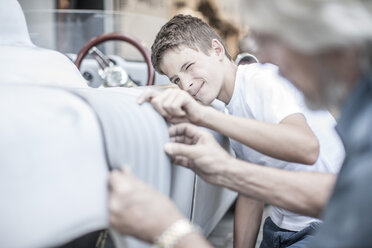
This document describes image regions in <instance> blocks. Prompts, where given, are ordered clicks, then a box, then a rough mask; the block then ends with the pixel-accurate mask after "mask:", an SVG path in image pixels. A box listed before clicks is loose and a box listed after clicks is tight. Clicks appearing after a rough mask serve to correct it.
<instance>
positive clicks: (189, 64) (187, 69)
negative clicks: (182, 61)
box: [186, 63, 194, 71]
mask: <svg viewBox="0 0 372 248" xmlns="http://www.w3.org/2000/svg"><path fill="white" fill-rule="evenodd" d="M193 64H194V63H191V64H189V65H188V66H187V67H186V71H187V70H188V69H189V68H190V66H192V65H193Z"/></svg>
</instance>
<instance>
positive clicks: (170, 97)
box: [137, 89, 206, 124]
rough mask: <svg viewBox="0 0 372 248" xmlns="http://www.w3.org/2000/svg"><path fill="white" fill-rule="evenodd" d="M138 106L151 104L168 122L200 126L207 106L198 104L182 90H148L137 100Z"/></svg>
mask: <svg viewBox="0 0 372 248" xmlns="http://www.w3.org/2000/svg"><path fill="white" fill-rule="evenodd" d="M137 102H138V104H142V103H144V102H149V103H151V104H152V105H153V106H154V108H155V109H156V111H158V112H159V113H160V114H161V115H162V116H163V117H164V118H165V119H166V120H167V121H168V122H170V123H173V124H175V123H181V122H191V123H195V124H199V123H200V121H201V120H202V119H203V115H204V114H203V113H204V112H203V111H204V110H205V108H206V106H203V105H201V104H200V103H198V102H197V101H196V100H195V99H194V98H192V96H190V94H189V93H187V92H185V91H183V90H180V89H167V90H165V91H158V90H154V89H146V90H145V91H144V92H143V93H142V94H141V95H140V96H139V97H138V100H137Z"/></svg>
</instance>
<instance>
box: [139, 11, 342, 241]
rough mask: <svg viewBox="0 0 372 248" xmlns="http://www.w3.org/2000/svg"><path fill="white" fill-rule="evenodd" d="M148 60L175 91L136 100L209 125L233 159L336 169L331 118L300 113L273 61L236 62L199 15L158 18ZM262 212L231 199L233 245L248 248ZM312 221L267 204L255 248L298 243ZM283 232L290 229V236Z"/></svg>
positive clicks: (338, 149)
mask: <svg viewBox="0 0 372 248" xmlns="http://www.w3.org/2000/svg"><path fill="white" fill-rule="evenodd" d="M152 63H153V65H154V67H155V69H156V70H157V71H158V72H159V73H162V74H165V75H167V76H168V78H169V79H170V81H171V82H173V83H175V84H177V85H178V86H179V88H180V89H182V90H175V89H169V90H166V91H164V92H158V91H155V90H147V91H145V92H144V93H143V94H142V95H141V96H140V97H139V99H138V102H139V103H143V102H144V101H148V102H150V103H151V104H152V105H153V106H154V108H155V109H156V110H157V111H158V112H159V113H160V114H161V115H163V116H164V117H165V118H166V119H167V120H168V121H169V122H171V123H177V122H183V121H188V122H191V123H194V124H197V125H200V126H204V127H207V128H211V129H214V130H216V131H218V132H220V133H222V134H224V135H226V136H228V137H229V138H230V142H231V145H232V148H233V150H234V152H235V154H236V156H237V157H238V158H240V159H244V160H248V161H250V162H253V163H257V164H260V165H266V166H270V167H276V168H282V169H286V170H307V171H320V172H330V173H337V172H338V170H339V168H340V164H341V162H342V160H343V153H344V152H343V148H342V145H341V143H340V141H339V139H338V137H337V135H336V133H335V132H334V130H333V127H334V124H335V121H334V119H333V118H332V117H331V115H330V114H329V113H328V112H321V113H316V114H315V113H312V112H310V111H309V110H307V109H306V108H305V107H304V104H303V103H302V100H301V96H300V95H298V92H297V91H296V90H295V89H294V88H293V87H291V86H290V84H289V83H288V82H287V81H285V80H284V79H282V78H281V77H279V76H278V75H277V71H276V67H274V66H273V65H261V64H251V65H244V66H239V67H237V66H236V65H235V64H234V62H233V61H232V60H231V57H230V55H229V54H228V52H227V51H226V49H225V47H224V45H223V43H222V41H221V40H220V38H219V37H218V35H217V34H216V33H215V32H214V31H213V29H211V28H210V27H209V26H208V25H207V24H206V23H204V22H202V21H201V20H200V19H198V18H195V17H191V16H183V15H178V16H175V17H174V18H173V19H172V20H170V21H169V22H168V23H166V24H165V25H164V26H163V27H162V29H161V30H160V31H159V33H158V35H157V37H156V39H155V41H154V44H153V46H152ZM215 99H218V100H220V101H222V102H223V103H225V104H226V109H227V111H228V113H229V114H225V113H222V112H219V111H217V110H215V109H214V108H212V107H210V106H208V105H209V104H211V103H212V102H213V101H214V100H215ZM195 100H196V101H195ZM305 116H306V117H305ZM314 133H315V134H314ZM319 144H320V146H319ZM325 155H327V156H325ZM304 164H313V165H312V166H307V165H304ZM263 180H264V179H263ZM283 194H286V192H283ZM262 209H263V203H262V202H260V201H256V200H254V199H251V198H247V197H244V196H242V195H240V196H239V197H238V201H237V205H236V212H235V230H234V243H235V247H253V246H254V244H255V240H256V237H257V233H258V229H259V225H260V221H261V216H262ZM318 223H319V220H317V219H315V218H310V217H306V216H300V215H297V214H294V213H292V212H289V211H286V210H284V209H281V208H277V207H274V208H273V212H272V213H271V216H270V217H269V218H268V219H267V220H266V221H265V227H264V237H263V243H262V247H266V246H270V245H271V244H270V240H272V239H273V237H274V236H276V235H279V233H280V235H282V237H281V238H283V239H285V240H286V241H287V243H296V244H297V245H298V246H296V247H302V245H303V244H305V243H306V242H307V241H308V240H309V239H311V237H312V231H313V229H314V227H315V226H317V224H318ZM291 234H296V235H294V236H293V237H296V239H295V240H294V239H293V238H291ZM265 245H266V246H265Z"/></svg>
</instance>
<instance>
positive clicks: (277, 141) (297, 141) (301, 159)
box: [199, 108, 319, 164]
mask: <svg viewBox="0 0 372 248" xmlns="http://www.w3.org/2000/svg"><path fill="white" fill-rule="evenodd" d="M204 112H205V113H204V115H203V116H204V118H203V119H202V120H201V121H200V123H199V125H201V126H204V127H207V128H210V129H213V130H216V131H217V132H220V133H222V134H223V135H226V136H228V137H230V138H232V139H234V140H236V141H238V142H240V143H242V144H244V145H246V146H249V147H251V148H252V149H254V150H256V151H259V152H261V153H263V154H265V155H268V156H271V157H274V158H277V159H281V160H285V161H289V162H297V163H303V164H313V163H315V161H316V160H317V158H318V154H319V143H318V141H317V138H316V137H315V135H314V134H313V133H312V131H311V129H310V128H308V127H304V128H301V127H297V126H295V125H287V124H273V123H267V122H262V121H257V120H254V119H248V118H242V117H237V116H233V115H228V114H225V113H222V112H220V111H217V110H215V109H213V108H206V109H205V110H204ZM291 118H292V117H291ZM305 125H307V124H305Z"/></svg>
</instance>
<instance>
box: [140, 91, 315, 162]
mask: <svg viewBox="0 0 372 248" xmlns="http://www.w3.org/2000/svg"><path fill="white" fill-rule="evenodd" d="M145 101H148V102H150V103H151V104H152V105H153V106H154V108H155V109H156V110H157V111H158V112H159V113H160V114H161V115H162V116H163V117H164V118H165V119H166V120H167V121H169V122H171V123H180V122H191V123H194V124H196V125H199V126H204V127H207V128H210V129H213V130H216V131H218V132H220V133H222V134H223V135H226V136H228V137H230V138H233V139H235V140H237V141H238V142H240V143H242V144H244V145H247V146H249V147H251V148H252V149H254V150H256V151H258V152H261V153H263V154H265V155H268V156H271V157H274V158H277V159H281V160H285V161H289V162H297V163H303V164H314V163H315V162H316V160H317V159H318V155H319V143H318V139H317V138H316V136H315V135H314V134H313V132H312V131H311V129H310V127H309V126H308V125H307V122H306V119H305V117H304V116H303V115H302V114H299V113H298V114H292V115H290V116H287V117H286V118H284V119H283V120H282V121H281V122H280V123H279V124H273V123H268V122H263V121H258V120H253V119H248V118H242V117H237V116H232V115H227V114H225V113H222V112H220V111H218V110H216V109H214V108H212V107H209V106H205V105H202V104H200V103H198V102H197V101H196V100H194V99H193V98H192V97H191V96H190V95H189V94H188V93H187V92H185V91H182V90H179V89H168V90H166V91H163V92H160V91H156V90H146V91H144V92H143V94H141V95H140V96H139V98H138V102H139V103H140V104H142V103H143V102H145Z"/></svg>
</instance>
